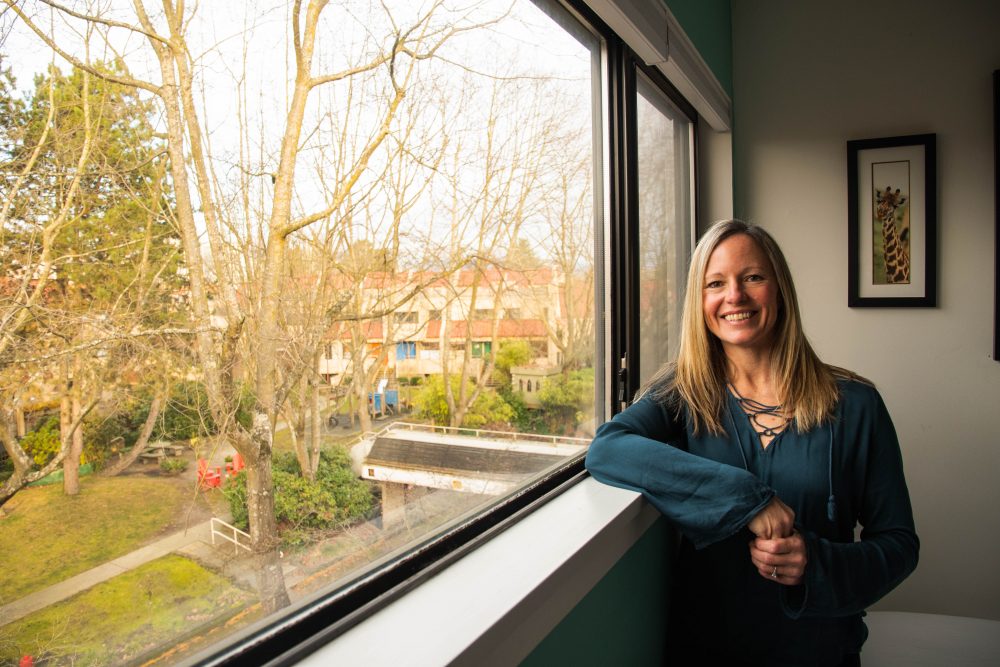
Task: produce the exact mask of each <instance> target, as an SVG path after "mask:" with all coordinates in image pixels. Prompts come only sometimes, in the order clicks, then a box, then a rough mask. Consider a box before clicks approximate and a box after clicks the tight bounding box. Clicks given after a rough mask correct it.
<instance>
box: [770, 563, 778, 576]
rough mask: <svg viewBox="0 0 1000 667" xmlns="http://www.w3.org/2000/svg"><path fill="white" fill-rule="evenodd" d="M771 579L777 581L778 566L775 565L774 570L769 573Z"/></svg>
mask: <svg viewBox="0 0 1000 667" xmlns="http://www.w3.org/2000/svg"><path fill="white" fill-rule="evenodd" d="M771 578H772V579H777V578H778V566H777V565H775V566H774V569H773V570H772V571H771Z"/></svg>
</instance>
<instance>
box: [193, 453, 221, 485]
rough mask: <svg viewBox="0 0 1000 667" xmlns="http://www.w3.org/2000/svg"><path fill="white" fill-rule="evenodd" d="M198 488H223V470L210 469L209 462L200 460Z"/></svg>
mask: <svg viewBox="0 0 1000 667" xmlns="http://www.w3.org/2000/svg"><path fill="white" fill-rule="evenodd" d="M198 486H199V487H201V488H202V489H210V488H217V487H220V486H222V468H221V467H219V468H216V469H215V470H212V469H211V468H209V467H208V461H207V460H205V459H198Z"/></svg>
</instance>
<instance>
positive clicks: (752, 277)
mask: <svg viewBox="0 0 1000 667" xmlns="http://www.w3.org/2000/svg"><path fill="white" fill-rule="evenodd" d="M763 279H764V276H762V275H759V274H756V273H752V274H750V275H749V276H747V277H746V278H745V280H746V281H747V282H748V283H755V282H758V281H760V280H763Z"/></svg>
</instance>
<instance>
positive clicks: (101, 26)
mask: <svg viewBox="0 0 1000 667" xmlns="http://www.w3.org/2000/svg"><path fill="white" fill-rule="evenodd" d="M3 1H4V3H5V4H6V5H7V6H8V7H9V8H10V9H11V10H13V12H14V13H15V14H17V15H18V17H19V18H20V19H21V20H22V21H23V22H24V23H25V24H26V25H28V26H29V27H30V28H31V30H32V31H33V32H35V34H36V35H38V37H39V38H41V39H42V40H43V41H44V42H45V43H46V44H48V46H49V47H50V48H52V49H53V50H54V51H56V52H57V53H59V54H60V55H61V56H62V57H63V58H66V59H67V60H69V61H70V62H71V63H73V64H74V65H75V66H76V67H78V68H80V69H81V70H83V71H87V72H89V73H91V74H92V75H94V76H103V77H105V78H107V79H108V80H112V81H115V82H118V83H121V84H124V85H129V86H133V87H135V88H137V89H140V90H144V91H146V92H147V93H149V94H151V95H153V96H155V97H156V98H157V99H158V101H159V102H160V104H161V105H162V108H163V112H164V123H165V130H166V136H167V149H168V153H169V158H170V169H171V181H172V183H173V186H174V200H175V207H176V218H177V226H178V228H179V230H180V236H181V239H182V246H183V251H184V256H185V259H186V267H187V271H188V279H189V303H190V308H191V313H192V320H193V323H194V331H195V332H196V334H195V342H196V350H197V353H198V357H199V361H200V367H201V370H202V378H203V382H204V383H205V386H206V389H207V394H208V398H209V406H210V409H211V412H212V417H213V420H214V422H215V424H216V425H217V426H219V428H220V429H221V430H222V431H223V432H224V433H226V434H227V437H228V438H229V439H230V441H231V442H232V444H233V446H234V447H235V448H236V450H237V451H238V452H240V453H241V454H242V456H243V458H244V460H245V461H246V466H247V489H248V512H249V519H250V534H251V542H252V548H253V551H254V553H255V554H256V556H257V559H258V568H257V570H258V588H259V592H260V595H261V599H262V602H263V604H264V607H265V609H266V610H268V611H273V610H275V609H277V608H279V607H282V606H285V605H286V604H287V603H288V594H287V591H286V589H285V585H284V581H283V576H282V573H281V567H280V563H279V560H278V558H279V555H278V548H277V547H278V543H279V537H278V530H277V525H276V520H275V514H274V496H273V493H272V487H273V484H272V477H271V455H272V446H273V435H274V428H275V423H276V420H277V417H278V414H279V410H280V407H281V400H282V396H281V392H280V387H281V386H282V377H281V364H280V363H279V362H280V350H281V346H282V339H283V335H284V333H283V331H282V327H281V317H280V307H281V299H280V295H281V293H282V290H283V287H284V281H285V279H286V272H285V266H286V261H287V254H288V248H289V244H290V241H291V239H292V238H293V236H294V235H295V234H296V233H298V232H300V231H301V230H303V229H305V228H307V227H309V226H310V225H313V224H315V223H317V222H319V221H322V220H326V219H328V218H329V217H330V216H331V215H333V214H334V213H336V212H337V211H340V210H341V209H342V208H343V206H344V204H345V202H346V201H347V200H348V198H349V197H350V196H351V194H352V193H353V192H354V191H355V189H356V187H357V186H358V183H359V180H360V179H361V178H362V176H363V175H364V174H365V173H366V172H367V171H368V170H369V169H370V167H371V163H372V159H373V156H374V155H375V154H376V152H377V151H378V150H379V148H380V147H381V146H382V145H383V143H384V142H385V140H386V138H387V137H388V136H389V135H390V134H391V132H392V131H393V122H394V120H395V119H396V118H397V116H398V115H399V114H400V110H401V106H402V105H403V102H404V99H405V98H406V95H407V92H408V90H409V89H410V87H411V86H412V85H414V83H415V81H416V74H417V71H418V67H419V64H420V63H421V62H423V61H428V60H430V59H432V58H433V57H434V56H435V55H436V53H437V51H438V50H439V49H440V47H441V46H442V45H443V44H444V43H446V42H447V41H448V40H449V39H451V38H452V37H453V36H454V35H456V34H458V33H461V32H464V31H467V30H471V29H474V28H475V27H478V25H477V24H475V23H474V22H472V21H471V20H470V19H469V18H468V16H466V15H464V14H459V15H457V16H454V15H453V16H450V17H448V18H447V19H442V18H439V16H438V15H439V14H441V13H442V11H443V8H442V5H443V3H442V2H440V1H438V2H434V3H431V5H430V6H429V7H428V8H427V9H426V11H423V12H421V13H418V14H415V15H414V16H413V17H411V19H410V21H409V22H408V25H405V26H403V25H397V24H396V22H395V21H394V20H393V17H392V15H391V14H390V13H389V12H388V10H386V12H385V17H384V20H385V23H386V24H387V25H388V26H389V29H388V31H387V34H386V35H385V36H384V38H383V39H382V40H381V41H380V42H379V43H378V44H369V45H366V46H371V47H375V48H373V49H372V50H370V51H368V52H366V53H364V54H363V55H361V56H359V57H355V58H354V59H353V61H352V62H347V64H346V65H344V66H343V67H338V68H335V69H334V70H330V71H322V72H316V71H315V70H316V69H317V64H316V63H314V60H315V57H316V48H317V35H318V34H319V27H320V25H321V18H322V14H323V12H324V10H325V9H327V6H328V2H327V0H309V1H308V2H302V1H300V0H295V1H294V2H293V3H292V6H291V11H290V14H289V19H290V25H289V33H290V35H291V52H292V56H293V66H292V68H291V70H292V74H293V76H292V77H291V79H290V90H289V99H288V103H287V107H286V109H285V116H284V120H283V124H282V130H281V132H280V142H279V143H280V148H279V150H278V153H277V164H276V166H275V168H274V170H273V172H272V173H271V178H272V179H273V190H272V192H271V195H270V202H269V210H268V211H267V213H266V220H265V221H262V224H261V230H262V232H261V235H262V236H263V242H264V244H263V248H262V257H260V263H259V264H258V265H256V266H255V267H254V272H255V273H254V276H255V279H256V282H257V283H258V284H259V286H260V291H259V293H258V294H257V295H255V298H254V299H253V301H252V302H251V303H244V302H241V300H240V296H239V287H240V284H239V282H238V280H237V276H235V275H234V272H233V271H232V270H231V269H232V267H233V264H232V262H231V261H229V260H230V259H231V257H230V252H229V248H228V247H227V246H226V244H225V242H224V239H223V235H222V232H221V229H220V225H219V218H218V210H219V206H218V201H217V198H218V195H217V192H216V191H214V189H213V183H214V181H213V178H212V168H211V166H210V160H211V158H210V156H209V155H208V154H207V152H206V150H205V141H204V138H205V137H206V131H205V125H204V116H203V115H202V114H200V113H199V108H198V106H197V104H196V101H195V97H194V91H195V89H196V85H195V78H196V72H195V67H194V65H195V56H194V55H193V54H192V51H191V49H190V48H189V45H188V37H189V35H190V32H189V31H190V28H191V26H192V24H193V23H194V22H195V20H196V18H197V17H196V14H195V11H196V8H192V7H189V6H186V5H185V4H184V2H183V1H182V0H162V2H161V5H160V7H159V14H157V15H153V14H152V13H151V12H150V11H149V9H148V7H147V4H145V3H144V2H143V1H142V0H133V3H132V4H133V10H134V19H133V22H132V23H127V22H125V21H119V20H112V19H111V18H109V17H106V16H102V15H88V14H84V13H81V12H75V11H73V10H70V9H68V8H66V7H64V6H62V5H60V4H58V3H56V2H54V1H53V0H43V2H45V4H47V5H48V6H50V7H51V8H53V9H54V10H55V11H57V12H59V13H60V14H61V15H62V16H63V17H64V18H65V19H66V20H70V19H73V20H78V21H83V22H84V24H85V25H87V26H89V27H92V28H93V29H94V30H95V31H97V32H98V33H100V34H102V35H106V34H107V33H108V32H109V31H112V30H125V31H129V32H131V33H133V34H135V35H139V36H142V37H143V38H144V39H145V40H146V41H147V43H148V45H149V48H150V50H151V51H152V53H153V54H154V55H155V58H156V62H157V64H158V75H159V80H158V81H156V82H154V81H148V80H144V79H140V78H138V77H135V76H132V75H131V74H128V73H124V74H110V75H109V74H107V73H105V72H102V71H100V70H99V69H97V68H95V67H94V66H93V65H92V64H91V63H89V62H86V61H85V59H82V58H80V57H78V56H76V55H74V54H73V53H72V52H71V50H70V49H68V48H65V45H62V44H60V43H59V40H58V39H57V38H56V37H54V36H53V35H51V34H49V33H47V32H46V31H45V30H43V29H41V27H40V26H39V25H38V24H37V23H36V22H35V21H34V20H33V19H32V18H31V17H30V16H28V15H27V14H26V13H25V12H24V11H23V9H22V8H21V6H20V5H19V4H18V3H17V2H15V1H14V0H3ZM108 43H109V44H110V43H111V41H110V40H109V42H108ZM367 74H377V75H378V77H379V81H380V82H381V83H382V85H383V90H384V95H382V96H381V99H380V100H379V102H378V106H377V108H375V107H372V108H369V113H370V114H371V115H370V116H369V117H373V118H375V122H374V123H372V126H371V129H370V132H368V133H367V134H365V135H362V136H357V137H355V138H358V139H360V141H361V144H360V146H361V148H360V149H358V150H357V151H356V152H355V153H354V155H355V157H354V159H353V160H352V161H351V162H350V163H349V164H347V165H345V168H344V169H343V170H342V172H340V174H339V175H338V180H337V182H336V183H335V184H334V185H333V187H330V188H329V190H328V196H327V198H326V200H325V201H324V202H321V203H319V204H317V205H315V206H313V207H311V208H310V209H309V210H302V211H298V210H297V207H296V206H295V205H294V204H295V196H294V195H295V184H296V177H297V166H298V157H299V153H300V149H301V147H302V143H303V130H304V127H305V121H306V118H307V109H308V105H309V100H310V97H311V96H312V95H313V93H314V92H315V91H316V90H318V89H320V88H321V87H323V86H329V85H334V84H337V83H338V82H344V81H349V80H351V79H353V78H355V77H360V76H364V75H367ZM192 172H193V173H192ZM192 184H193V187H192ZM197 210H201V211H202V212H203V222H204V228H205V229H206V231H207V237H208V241H209V248H208V249H207V251H206V250H205V249H204V248H203V247H202V245H201V242H200V238H199V228H198V221H197V218H196V211H197ZM210 277H212V278H214V281H215V282H214V283H211V282H210ZM210 293H214V294H216V295H217V296H218V299H219V301H221V303H222V306H223V309H224V312H225V317H226V326H225V330H224V331H219V330H218V329H217V328H215V327H214V324H215V320H214V319H213V309H212V306H211V303H210ZM249 335H252V336H253V338H252V339H247V338H244V337H245V336H249ZM241 347H242V348H243V349H245V350H247V351H248V355H247V357H245V358H244V361H246V360H247V359H249V358H251V357H252V360H253V366H254V369H253V370H254V377H253V383H252V384H253V388H254V407H253V417H252V424H251V425H250V427H249V428H244V427H242V426H240V425H239V424H238V423H237V422H236V420H235V415H236V412H237V410H236V408H237V406H238V405H239V378H238V377H236V375H235V373H236V372H237V370H238V367H237V362H238V358H237V356H236V355H237V352H238V350H239V349H240V348H241Z"/></svg>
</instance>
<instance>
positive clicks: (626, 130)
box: [182, 0, 698, 666]
mask: <svg viewBox="0 0 1000 667" xmlns="http://www.w3.org/2000/svg"><path fill="white" fill-rule="evenodd" d="M532 1H533V2H535V3H536V4H538V5H539V6H541V7H542V8H543V10H544V9H545V5H546V4H550V5H558V6H559V7H560V8H561V9H562V10H566V11H568V12H569V14H570V15H572V16H573V17H574V18H576V19H577V20H579V21H580V23H581V24H582V25H581V29H583V30H588V29H589V30H591V31H592V32H593V33H594V34H595V35H597V36H598V38H599V39H601V40H602V41H603V42H604V51H603V54H602V60H603V71H602V70H601V69H600V68H595V72H594V76H595V79H594V80H595V86H603V90H601V94H602V96H603V99H604V100H605V109H606V111H607V115H606V117H605V116H602V117H600V118H597V119H595V122H596V123H601V125H602V133H603V135H604V142H605V145H604V146H600V145H598V146H595V151H596V153H597V154H596V155H595V161H601V160H602V159H603V163H604V168H605V169H606V172H605V173H604V174H603V177H604V179H605V187H604V188H602V189H601V190H602V191H601V192H597V191H595V200H599V203H600V204H601V207H602V208H603V210H604V211H605V216H606V218H607V219H606V220H604V221H602V222H603V224H598V225H597V228H595V252H596V253H598V256H600V255H604V264H603V265H601V264H600V263H599V264H598V267H597V268H598V270H600V269H601V268H603V273H604V275H605V276H607V280H608V281H609V286H608V291H607V293H608V294H609V295H610V298H609V300H608V301H607V302H606V303H605V304H604V307H605V308H606V309H608V310H609V311H610V325H609V326H608V328H607V331H606V336H607V338H608V339H609V340H608V341H607V342H608V343H609V349H610V355H609V356H608V357H607V359H605V363H604V366H605V371H606V374H607V375H605V376H604V379H605V382H606V386H607V387H608V388H610V391H611V395H606V393H607V392H606V391H605V389H604V388H605V384H603V383H601V382H600V381H598V382H597V383H596V384H597V388H596V396H595V400H597V401H598V402H599V403H603V404H604V406H605V410H606V413H607V415H608V416H609V417H610V416H613V415H614V414H616V413H618V412H619V411H620V410H621V409H622V408H623V407H624V406H625V405H627V403H628V399H629V398H630V397H631V396H632V395H634V393H635V391H636V390H637V389H638V379H637V377H636V376H637V374H632V375H633V376H634V377H629V373H628V368H630V367H632V366H633V364H636V363H638V356H637V354H638V345H639V336H638V330H637V326H636V323H637V314H638V305H639V293H638V285H639V280H638V278H639V263H638V257H637V240H638V230H639V221H638V192H637V187H638V186H637V183H638V179H637V175H638V163H637V156H636V150H635V149H636V144H637V125H636V118H635V116H636V94H637V89H636V72H637V71H642V72H643V73H644V74H645V75H646V76H647V77H648V78H649V79H650V80H651V81H652V82H653V83H654V85H655V86H657V87H658V88H660V89H661V90H662V91H663V92H664V93H665V94H666V95H667V96H668V97H669V98H670V99H671V100H672V101H673V102H674V103H675V104H677V106H678V107H679V108H680V109H681V110H682V111H683V112H684V113H685V114H686V115H687V116H688V117H689V118H690V120H691V122H692V125H693V127H694V137H695V140H694V148H693V150H694V160H693V162H694V166H693V173H692V179H693V180H694V183H695V204H694V205H695V220H696V223H697V222H698V219H697V216H698V213H697V199H698V198H697V188H698V179H697V155H698V150H697V149H698V142H697V136H698V133H697V122H698V116H697V113H696V112H695V110H694V108H693V107H692V106H691V104H690V103H688V102H687V100H685V99H684V97H683V96H682V95H681V94H680V93H679V92H678V91H677V90H676V88H674V87H673V86H672V85H671V84H670V83H669V81H667V79H666V77H665V76H664V75H663V74H662V73H660V71H659V70H657V69H655V68H652V67H649V66H647V65H645V64H644V63H643V62H642V61H641V60H640V59H639V58H638V57H637V56H636V54H635V53H634V52H633V51H632V50H631V49H630V48H629V47H628V46H627V45H626V44H625V42H624V41H623V40H622V39H621V38H620V37H619V36H618V35H617V34H615V33H614V31H613V30H612V29H611V28H610V27H609V26H608V25H607V24H605V23H604V22H603V21H602V20H601V19H600V18H599V17H598V16H597V14H595V13H594V12H593V10H591V9H590V8H589V7H588V6H587V5H586V4H585V3H584V2H583V1H582V0H532ZM560 13H562V12H560ZM602 197H607V198H608V199H607V201H603V200H602V199H601V198H602ZM605 228H606V229H607V230H608V232H607V233H608V234H609V235H608V236H607V238H605ZM605 249H606V254H605ZM595 312H600V311H595ZM604 344H605V341H598V345H604ZM583 461H584V455H583V454H581V455H578V456H576V457H574V458H573V459H570V460H567V461H566V462H564V463H563V464H562V465H560V466H559V467H557V468H556V469H555V470H553V471H551V473H550V474H549V475H548V476H546V477H544V478H542V479H538V480H536V481H534V482H533V483H530V484H528V485H526V486H524V487H522V488H520V489H519V490H518V491H517V492H515V493H514V494H512V495H511V496H508V497H506V498H504V499H503V500H501V501H500V502H498V503H497V504H496V505H494V506H493V507H492V508H490V509H489V510H487V511H486V512H484V513H481V514H478V515H476V516H474V517H471V518H468V519H466V520H464V521H462V522H460V523H457V524H454V525H452V526H451V527H450V528H449V529H448V530H446V531H445V532H443V533H440V534H437V535H435V536H433V537H430V538H428V539H426V540H423V541H420V542H418V543H416V544H415V545H413V548H412V549H411V550H410V551H409V552H408V553H407V554H405V555H404V556H401V557H399V558H398V559H396V560H395V561H394V562H393V563H391V564H390V565H387V566H385V567H372V568H371V569H370V570H368V571H364V570H362V571H359V575H358V577H357V578H356V579H355V580H354V581H352V582H351V583H350V584H348V585H347V586H345V587H343V588H340V589H337V590H334V591H327V592H325V593H321V594H319V595H318V596H316V597H314V598H313V599H312V600H310V601H308V602H306V603H304V604H302V605H301V606H300V607H299V608H296V609H293V610H291V611H289V612H288V613H285V614H281V613H279V614H277V615H276V616H275V617H274V618H267V619H264V620H263V621H261V622H260V623H257V624H254V625H253V626H251V627H249V628H246V629H244V630H241V631H239V632H237V633H234V634H233V635H231V636H229V637H226V638H224V639H222V640H221V641H220V642H219V643H218V644H217V645H213V646H211V647H209V648H207V649H205V650H204V651H202V652H201V653H199V654H198V655H195V656H193V657H192V658H190V659H188V660H186V661H184V662H183V663H182V664H199V665H254V666H256V665H291V664H295V663H296V662H298V661H299V660H301V659H302V658H304V657H306V656H307V655H309V654H311V653H312V652H314V651H316V650H317V649H319V648H320V647H322V646H323V645H325V644H327V643H329V642H330V641H332V640H333V639H335V638H336V637H338V636H340V635H342V634H343V633H345V632H346V631H347V630H349V629H350V628H352V627H354V626H355V625H357V624H358V623H359V622H361V621H362V620H364V619H365V618H367V617H368V616H370V615H371V614H373V613H374V612H375V611H377V610H378V609H381V608H382V607H384V606H386V605H387V604H389V603H390V602H392V601H393V600H395V599H397V598H399V597H400V596H402V595H404V594H405V593H406V592H408V591H410V590H412V589H413V588H415V587H416V586H418V585H420V583H422V582H423V581H425V580H426V579H428V578H430V577H431V576H433V575H434V574H436V573H438V572H440V571H441V570H443V569H444V568H446V567H447V566H448V565H450V564H451V563H453V562H455V561H456V560H458V559H459V558H461V557H462V556H464V555H465V554H467V553H469V552H470V551H472V550H474V549H476V548H477V547H478V546H480V545H482V544H483V543H485V542H486V541H488V540H489V539H491V538H493V537H495V536H496V535H497V534H499V533H501V532H502V531H504V530H505V529H506V528H508V527H510V526H511V525H513V524H514V523H516V522H517V521H519V520H520V519H522V518H523V517H525V516H526V515H528V514H530V513H531V512H532V511H534V510H535V509H536V508H538V507H539V506H541V505H543V504H545V503H546V502H548V501H550V500H552V499H553V498H555V497H557V496H558V495H560V494H561V493H562V492H563V491H565V490H567V489H568V488H570V487H571V486H572V485H574V484H575V483H577V482H578V481H580V480H582V479H584V478H585V477H586V476H587V473H586V471H585V470H584V464H583Z"/></svg>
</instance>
